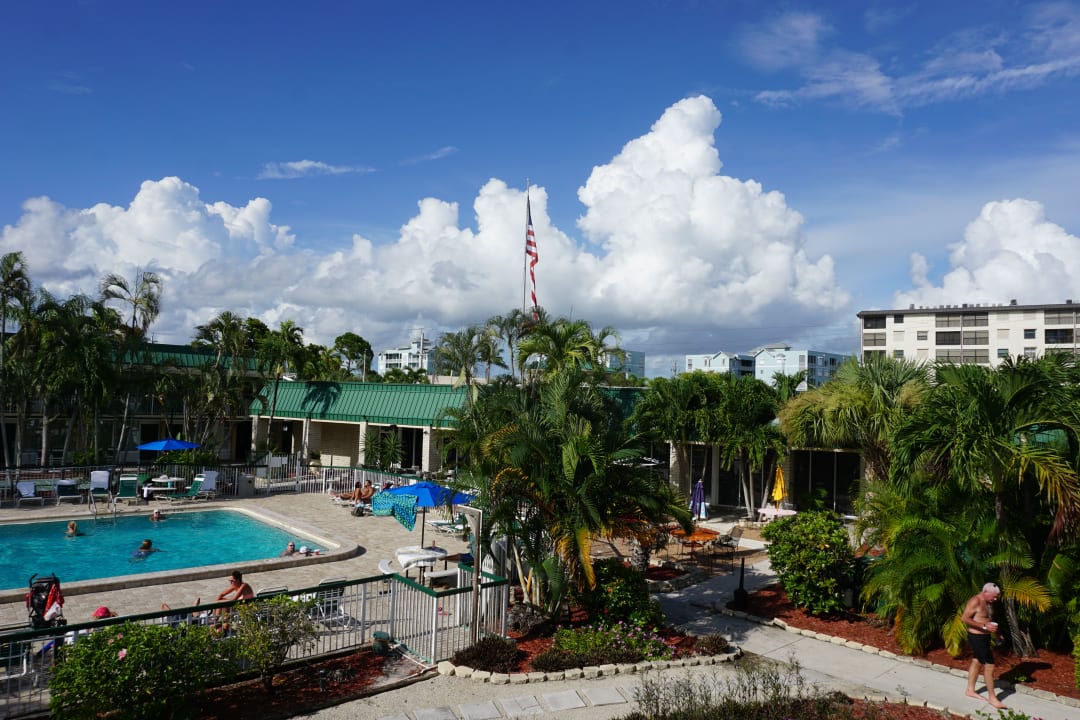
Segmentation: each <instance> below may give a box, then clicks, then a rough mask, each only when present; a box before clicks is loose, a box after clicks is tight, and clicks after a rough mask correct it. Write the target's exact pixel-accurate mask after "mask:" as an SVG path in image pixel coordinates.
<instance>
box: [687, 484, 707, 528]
mask: <svg viewBox="0 0 1080 720" xmlns="http://www.w3.org/2000/svg"><path fill="white" fill-rule="evenodd" d="M705 507H706V506H705V483H704V482H703V481H701V480H698V481H697V483H695V485H694V492H693V493H692V494H691V495H690V514H691V515H693V516H694V519H695V520H696V519H697V518H698V517H700V518H701V519H702V520H704V519H705V517H706V514H707V511H706V510H705Z"/></svg>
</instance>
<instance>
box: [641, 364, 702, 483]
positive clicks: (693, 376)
mask: <svg viewBox="0 0 1080 720" xmlns="http://www.w3.org/2000/svg"><path fill="white" fill-rule="evenodd" d="M708 383H709V379H708V378H707V377H706V373H703V372H693V373H686V374H684V375H679V376H677V377H674V378H671V379H670V380H669V379H667V378H662V377H660V378H654V379H653V380H652V381H650V382H649V387H648V389H647V390H646V391H645V394H644V395H643V396H642V398H641V400H640V401H639V402H638V404H637V405H635V406H634V411H633V414H632V415H631V416H630V420H629V422H630V425H631V426H632V427H633V428H635V429H636V430H635V431H636V433H637V434H639V435H641V436H643V437H646V438H649V439H655V440H660V441H663V442H667V443H670V444H671V448H672V450H673V451H674V453H675V471H676V475H675V477H673V478H672V482H674V483H675V487H676V488H678V489H679V490H680V491H681V492H683V493H685V494H686V495H689V494H690V475H689V470H690V453H689V443H690V441H691V439H693V438H695V437H697V427H696V425H695V418H696V416H695V413H697V412H698V411H699V410H700V409H701V408H703V407H704V406H705V397H706V388H707V386H708Z"/></svg>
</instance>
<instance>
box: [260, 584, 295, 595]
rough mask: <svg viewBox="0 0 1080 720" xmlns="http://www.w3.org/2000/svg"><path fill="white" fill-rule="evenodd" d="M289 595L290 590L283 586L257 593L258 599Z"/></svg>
mask: <svg viewBox="0 0 1080 720" xmlns="http://www.w3.org/2000/svg"><path fill="white" fill-rule="evenodd" d="M288 594H289V588H287V587H285V586H284V585H283V586H281V587H272V588H265V589H263V590H260V591H259V592H257V593H255V597H256V598H272V597H277V596H278V595H288Z"/></svg>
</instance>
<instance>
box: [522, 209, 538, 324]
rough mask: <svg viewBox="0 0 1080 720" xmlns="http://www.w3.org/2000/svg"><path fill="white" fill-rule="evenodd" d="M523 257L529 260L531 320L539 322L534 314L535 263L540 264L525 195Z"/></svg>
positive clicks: (535, 313)
mask: <svg viewBox="0 0 1080 720" xmlns="http://www.w3.org/2000/svg"><path fill="white" fill-rule="evenodd" d="M525 257H527V258H529V280H530V282H531V283H532V314H533V320H539V319H540V316H539V315H538V314H537V312H536V263H538V262H540V254H539V253H538V252H537V251H536V233H534V232H533V224H532V204H531V201H530V200H529V197H528V196H527V195H526V196H525Z"/></svg>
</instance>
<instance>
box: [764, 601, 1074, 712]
mask: <svg viewBox="0 0 1080 720" xmlns="http://www.w3.org/2000/svg"><path fill="white" fill-rule="evenodd" d="M747 611H748V612H749V613H750V614H752V615H757V616H759V617H767V618H779V619H781V620H783V621H784V622H786V623H787V624H788V625H791V626H793V627H797V628H800V629H803V630H813V631H815V632H820V633H824V634H826V635H833V636H835V637H842V638H844V639H846V640H854V641H855V642H860V643H862V644H863V645H872V646H873V647H876V648H880V649H882V650H888V651H889V652H893V653H896V654H897V655H904V654H905V653H904V652H902V651H901V650H900V646H899V645H897V643H896V640H895V639H894V638H893V635H892V631H891V629H890V628H889V627H888V625H887V624H885V623H883V622H882V621H881V620H880V619H879V618H877V617H875V616H873V615H869V614H860V613H855V612H847V613H843V614H838V615H834V616H830V617H827V618H819V617H815V616H813V615H810V614H808V613H806V612H805V611H803V610H799V609H796V608H795V607H794V606H793V605H792V604H791V601H789V600H788V597H787V593H785V592H784V589H783V588H782V587H780V585H770V586H769V587H767V588H764V589H762V590H758V591H756V592H752V593H750V603H749V606H748V607H747ZM994 654H995V656H996V659H997V665H996V667H997V676H998V677H999V678H1001V679H1003V680H1008V681H1010V682H1014V683H1015V682H1019V679H1020V678H1021V677H1023V678H1026V679H1025V680H1024V681H1023V684H1024V685H1026V686H1028V687H1030V688H1036V689H1038V690H1046V691H1047V692H1052V693H1054V694H1055V695H1066V696H1068V697H1071V698H1077V699H1080V690H1077V688H1076V682H1075V679H1074V670H1073V658H1072V656H1071V655H1067V654H1065V653H1059V652H1051V651H1049V650H1040V651H1039V656H1038V657H1036V658H1019V657H1017V656H1015V655H1013V654H1012V652H1011V651H1010V650H1008V649H1006V648H997V649H995V651H994ZM919 657H922V658H924V659H926V660H929V661H930V662H932V663H937V664H939V665H946V666H948V667H954V668H960V669H962V670H967V669H968V667H969V666H970V665H971V653H970V651H968V650H967V649H966V648H965V651H964V654H963V655H961V656H960V657H958V658H954V657H952V656H951V655H949V653H947V652H946V651H945V649H944V648H937V649H934V650H931V651H930V652H928V653H926V654H925V655H920V656H919Z"/></svg>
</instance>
